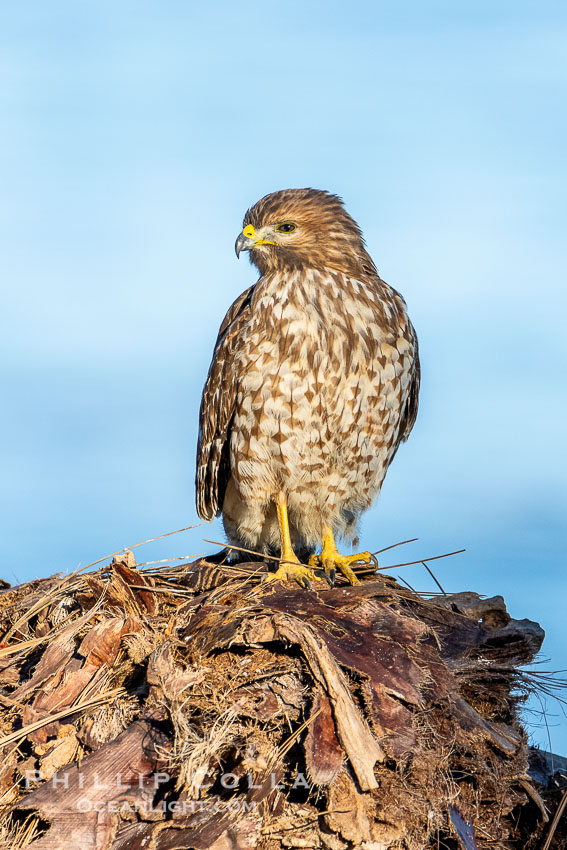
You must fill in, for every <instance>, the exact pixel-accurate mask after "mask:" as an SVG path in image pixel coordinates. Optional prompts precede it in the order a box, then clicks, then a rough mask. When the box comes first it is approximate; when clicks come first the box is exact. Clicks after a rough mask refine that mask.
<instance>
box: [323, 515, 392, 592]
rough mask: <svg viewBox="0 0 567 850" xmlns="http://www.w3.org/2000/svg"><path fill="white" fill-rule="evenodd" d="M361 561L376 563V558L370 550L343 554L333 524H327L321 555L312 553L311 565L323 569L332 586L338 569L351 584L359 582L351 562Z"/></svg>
mask: <svg viewBox="0 0 567 850" xmlns="http://www.w3.org/2000/svg"><path fill="white" fill-rule="evenodd" d="M357 562H361V563H364V564H373V563H376V558H375V557H374V555H372V554H371V553H370V552H359V553H358V554H356V555H341V554H340V553H339V552H338V551H337V546H336V543H335V538H334V537H333V530H332V528H331V526H330V525H329V526H327V528H326V529H325V533H324V534H323V551H322V552H321V554H320V555H311V557H310V558H309V566H310V567H315V568H318V569H323V570H324V571H325V575H326V576H327V578H328V579H329V582H330V584H331V587H332V586H333V585H334V583H335V575H336V571H337V570H338V571H339V572H340V573H342V575H344V577H345V578H346V579H347V580H348V582H349V584H359V581H358V579H357V577H356V576H355V574H354V573H353V571H352V569H351V566H350V565H351V564H355V563H357Z"/></svg>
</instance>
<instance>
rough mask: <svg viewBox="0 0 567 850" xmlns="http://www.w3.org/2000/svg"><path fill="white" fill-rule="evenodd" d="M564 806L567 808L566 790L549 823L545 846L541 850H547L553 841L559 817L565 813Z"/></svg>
mask: <svg viewBox="0 0 567 850" xmlns="http://www.w3.org/2000/svg"><path fill="white" fill-rule="evenodd" d="M565 806H567V790H566V791H564V792H563V796H562V798H561V802H560V803H559V805H558V806H557V811H556V812H555V816H554V818H553V820H552V821H551V826H550V827H549V832H548V834H547V838H546V839H545V844H544V845H543V847H542V848H541V850H549V848H550V846H551V841H552V839H553V836H554V835H555V830H556V829H557V826H558V824H559V821H560V819H561V815H562V814H563V812H564V811H565Z"/></svg>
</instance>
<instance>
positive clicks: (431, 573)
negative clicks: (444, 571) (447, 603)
mask: <svg viewBox="0 0 567 850" xmlns="http://www.w3.org/2000/svg"><path fill="white" fill-rule="evenodd" d="M421 563H422V564H423V566H424V567H425V569H426V570H427V572H428V573H429V575H430V576H431V578H432V579H433V581H434V582H435V584H436V585H437V587H438V588H439V590H440V591H441V593H442V594H443V596H447V594H446V593H445V591H444V590H443V588H442V587H441V584H440V583H439V582H438V581H437V579H436V578H435V576H434V575H433V571H432V570H430V569H429V567H428V566H427V564H426V563H425V561H422V562H421Z"/></svg>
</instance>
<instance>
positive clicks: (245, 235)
mask: <svg viewBox="0 0 567 850" xmlns="http://www.w3.org/2000/svg"><path fill="white" fill-rule="evenodd" d="M261 236H262V229H260V230H259V231H258V234H256V229H255V228H254V226H253V225H252V224H247V225H246V227H245V228H244V230H243V231H242V233H241V234H240V236H239V237H238V239H237V240H236V244H235V246H234V250H235V251H236V256H237V257H239V256H240V252H241V251H250V249H251V248H255V247H256V245H275V244H276V243H275V242H271V241H270V240H269V239H262V238H261ZM258 237H260V238H258Z"/></svg>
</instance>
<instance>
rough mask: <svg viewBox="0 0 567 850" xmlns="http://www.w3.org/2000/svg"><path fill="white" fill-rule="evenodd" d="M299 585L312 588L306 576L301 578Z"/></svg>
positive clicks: (308, 588) (307, 588)
mask: <svg viewBox="0 0 567 850" xmlns="http://www.w3.org/2000/svg"><path fill="white" fill-rule="evenodd" d="M301 586H302V587H304V588H305V589H306V590H313V588H312V587H311V582H310V581H309V579H308V578H302V579H301Z"/></svg>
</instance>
